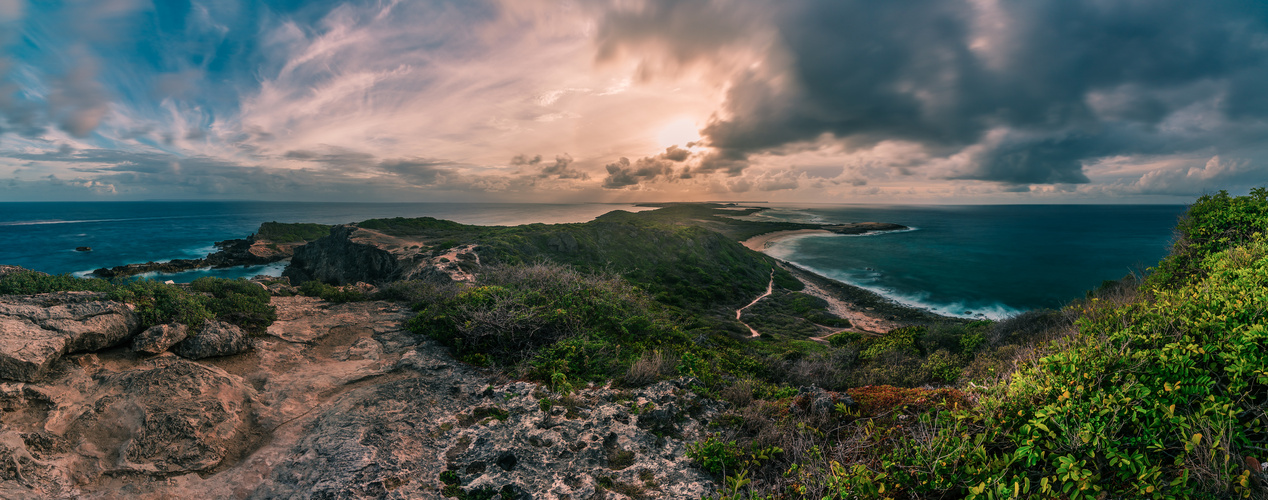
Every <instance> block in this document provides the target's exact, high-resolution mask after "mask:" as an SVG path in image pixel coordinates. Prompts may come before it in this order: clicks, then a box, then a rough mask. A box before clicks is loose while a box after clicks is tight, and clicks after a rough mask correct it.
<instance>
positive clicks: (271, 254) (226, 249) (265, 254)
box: [90, 235, 306, 278]
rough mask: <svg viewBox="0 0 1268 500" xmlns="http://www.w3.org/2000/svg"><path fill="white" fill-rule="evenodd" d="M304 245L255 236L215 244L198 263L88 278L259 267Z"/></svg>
mask: <svg viewBox="0 0 1268 500" xmlns="http://www.w3.org/2000/svg"><path fill="white" fill-rule="evenodd" d="M304 243H306V242H304V241H300V242H295V243H276V242H273V241H270V240H269V239H267V238H262V237H260V236H258V235H251V237H249V238H245V239H236V240H225V241H217V242H216V243H215V246H216V251H214V252H212V253H209V254H207V256H206V257H204V258H201V259H172V260H169V261H166V262H146V263H143V264H127V265H123V266H115V267H110V268H106V267H103V268H100V269H97V270H95V271H93V272H92V273H90V275H91V276H92V277H97V278H119V277H126V276H136V275H138V274H145V273H152V272H158V273H164V274H173V273H179V272H183V271H189V270H191V269H202V268H207V267H210V268H227V267H238V266H262V265H264V264H271V263H274V262H279V261H283V260H286V259H289V258H290V257H291V254H292V253H293V252H294V251H295V248H296V247H298V246H299V245H302V244H304Z"/></svg>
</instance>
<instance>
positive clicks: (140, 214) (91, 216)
mask: <svg viewBox="0 0 1268 500" xmlns="http://www.w3.org/2000/svg"><path fill="white" fill-rule="evenodd" d="M618 209H619V210H629V211H638V210H647V208H642V207H635V206H633V205H625V204H506V203H291V202H175V201H173V202H159V201H154V202H41V203H0V264H11V265H19V266H22V267H26V268H30V269H35V270H38V271H44V272H47V273H53V274H61V273H73V274H78V275H83V274H86V273H87V272H90V271H92V270H93V269H97V268H100V267H113V266H118V265H124V264H132V263H139V262H149V261H164V260H170V259H175V258H197V257H203V256H205V255H206V254H207V253H209V252H211V251H213V249H214V248H213V246H212V243H214V242H216V241H220V240H226V239H233V238H245V237H246V236H247V235H249V234H251V233H253V232H255V230H256V229H257V228H259V226H260V224H261V223H263V222H268V221H278V222H318V223H325V224H339V223H346V222H356V221H362V220H365V219H372V218H377V217H422V216H431V217H436V218H440V219H449V220H454V221H457V222H462V223H465V224H480V225H516V224H527V223H534V222H541V223H564V222H584V221H588V220H592V219H593V218H595V217H597V216H599V215H601V214H604V213H607V212H609V211H612V210H618ZM1183 211H1184V207H1183V206H1181V205H1161V206H1142V205H1113V206H1088V205H1050V206H1035V205H1026V206H885V207H880V206H842V205H806V206H784V205H780V206H772V207H771V209H770V210H766V211H763V212H759V213H758V214H757V215H755V216H753V217H757V218H759V219H766V220H771V219H775V220H788V221H799V222H816V223H840V222H865V221H877V222H895V223H899V224H903V225H907V226H910V227H912V228H913V230H912V231H906V232H897V233H884V234H877V235H867V236H839V235H830V236H806V237H798V238H792V239H787V240H783V241H780V242H778V243H776V244H774V245H773V246H771V247H770V248H768V249H767V252H768V253H769V254H771V255H773V256H775V257H779V258H781V259H785V260H789V261H791V262H794V263H796V264H798V265H800V266H803V267H806V268H808V269H810V270H812V271H815V272H817V273H819V274H822V275H824V276H828V277H830V278H833V279H837V280H840V281H843V282H846V283H850V284H853V285H857V286H861V287H864V288H867V289H870V290H873V291H876V292H879V293H881V294H882V295H885V296H887V297H890V298H892V299H895V300H897V301H899V302H903V303H906V304H908V305H913V306H917V307H922V308H926V309H930V310H933V311H936V312H939V313H943V314H950V315H956V316H963V317H989V318H1001V317H1005V316H1008V315H1011V314H1016V313H1017V312H1021V311H1025V310H1028V309H1034V308H1039V307H1059V306H1061V305H1062V304H1065V303H1066V302H1068V301H1069V300H1071V299H1073V298H1076V297H1081V296H1082V295H1083V293H1084V292H1085V291H1086V290H1088V289H1091V288H1094V287H1096V286H1097V285H1099V284H1100V283H1101V282H1102V281H1103V280H1106V279H1117V278H1121V277H1123V276H1124V275H1126V274H1128V273H1130V272H1135V271H1139V270H1142V269H1144V268H1145V267H1146V266H1152V265H1154V264H1155V263H1156V262H1157V261H1158V259H1159V258H1161V257H1162V256H1164V255H1165V254H1166V252H1167V248H1168V245H1169V243H1170V240H1171V229H1172V227H1173V226H1174V225H1175V222H1176V218H1177V217H1178V216H1179V215H1180V214H1181V213H1182V212H1183ZM80 246H87V247H92V251H91V252H77V251H75V248H76V247H80ZM281 271H282V265H280V264H274V265H270V266H254V267H246V268H232V269H209V270H197V271H190V272H185V273H180V274H176V275H157V274H152V275H148V276H147V277H150V278H154V279H162V280H167V279H171V280H174V281H177V282H187V281H192V280H193V279H195V278H198V277H200V276H219V277H226V278H235V277H249V276H254V275H257V274H268V275H280V274H281Z"/></svg>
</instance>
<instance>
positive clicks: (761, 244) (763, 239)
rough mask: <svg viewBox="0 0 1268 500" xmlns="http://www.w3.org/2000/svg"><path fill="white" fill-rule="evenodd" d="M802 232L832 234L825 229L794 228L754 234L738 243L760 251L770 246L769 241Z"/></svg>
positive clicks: (801, 233) (797, 234)
mask: <svg viewBox="0 0 1268 500" xmlns="http://www.w3.org/2000/svg"><path fill="white" fill-rule="evenodd" d="M803 234H832V231H828V230H826V229H796V230H793V231H775V232H773V233H766V234H759V235H757V236H754V237H752V238H749V239H747V240H744V241H742V242H740V244H742V245H744V246H746V247H748V248H749V249H751V250H756V251H758V252H760V251H762V250H765V249H766V247H768V246H770V244H771V243H774V242H776V241H779V240H783V239H787V238H791V237H793V236H800V235H803Z"/></svg>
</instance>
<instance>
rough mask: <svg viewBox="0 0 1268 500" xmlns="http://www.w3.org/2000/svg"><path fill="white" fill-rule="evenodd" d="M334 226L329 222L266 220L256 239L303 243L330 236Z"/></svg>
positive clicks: (256, 234) (261, 225) (257, 232)
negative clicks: (311, 222) (328, 223)
mask: <svg viewBox="0 0 1268 500" xmlns="http://www.w3.org/2000/svg"><path fill="white" fill-rule="evenodd" d="M331 227H332V226H330V225H327V224H310V223H306V222H299V223H284V222H276V221H274V222H265V223H263V224H260V230H259V231H256V233H255V237H256V239H261V240H269V241H271V242H273V243H303V242H305V241H314V240H317V239H319V238H322V237H325V236H328V235H329V234H330V228H331Z"/></svg>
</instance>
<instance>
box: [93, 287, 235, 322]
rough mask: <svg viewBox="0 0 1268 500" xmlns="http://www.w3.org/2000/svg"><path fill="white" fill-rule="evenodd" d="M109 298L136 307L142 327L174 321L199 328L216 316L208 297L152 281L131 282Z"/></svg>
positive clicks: (113, 292)
mask: <svg viewBox="0 0 1268 500" xmlns="http://www.w3.org/2000/svg"><path fill="white" fill-rule="evenodd" d="M109 298H110V299H113V300H118V301H122V302H128V303H131V304H134V305H135V306H136V314H137V317H138V318H139V319H140V320H141V328H148V327H151V326H154V325H161V324H165V323H171V322H176V323H183V324H185V325H189V326H191V327H198V326H201V325H202V323H203V321H205V320H208V319H211V318H214V317H215V314H214V313H213V312H212V311H211V310H210V309H209V308H208V302H209V300H208V298H207V297H206V296H203V295H200V294H197V293H192V292H190V291H189V290H186V289H184V288H181V287H178V286H174V285H168V284H164V283H160V282H157V281H153V280H146V279H142V280H136V281H132V282H129V283H128V284H126V285H123V286H120V287H118V288H116V289H115V290H112V291H111V292H110V294H109Z"/></svg>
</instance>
